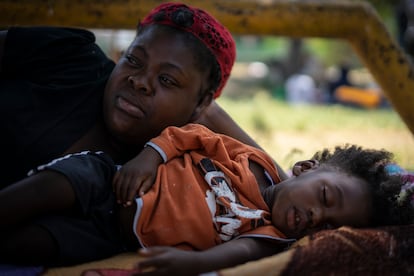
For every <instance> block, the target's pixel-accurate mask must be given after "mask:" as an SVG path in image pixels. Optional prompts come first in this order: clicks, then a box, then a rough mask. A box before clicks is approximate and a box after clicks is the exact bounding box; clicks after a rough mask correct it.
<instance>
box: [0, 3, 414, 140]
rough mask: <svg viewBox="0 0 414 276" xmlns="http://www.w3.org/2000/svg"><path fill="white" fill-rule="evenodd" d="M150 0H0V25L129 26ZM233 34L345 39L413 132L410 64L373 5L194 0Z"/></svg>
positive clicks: (413, 93)
mask: <svg viewBox="0 0 414 276" xmlns="http://www.w3.org/2000/svg"><path fill="white" fill-rule="evenodd" d="M161 2H164V1H155V0H142V1H140V0H100V1H99V0H89V1H83V0H55V1H53V0H49V1H44V0H20V1H16V0H2V1H0V11H1V16H0V27H4V28H7V27H9V26H12V25H60V26H79V27H85V28H110V29H131V28H134V27H135V26H136V24H137V22H138V20H139V19H140V18H142V17H143V16H144V15H145V14H146V13H147V12H148V11H149V10H150V9H152V8H153V7H154V6H156V5H157V4H159V3H161ZM182 2H187V3H189V4H191V5H193V6H198V7H201V8H203V9H206V10H208V11H209V12H210V13H211V14H213V15H214V16H216V17H217V18H218V19H219V20H220V21H221V22H222V23H223V24H224V25H226V26H227V27H228V28H229V29H230V31H231V32H232V33H234V34H240V35H243V34H254V35H276V36H289V37H322V38H339V39H344V40H346V41H348V42H349V43H350V44H351V45H352V47H353V48H354V50H355V52H356V53H357V54H358V56H359V57H360V59H361V61H362V62H363V63H364V64H365V66H366V67H367V68H368V69H369V70H370V72H371V74H372V75H373V77H374V78H375V79H376V81H377V82H378V84H379V85H380V86H381V88H382V89H383V91H384V94H385V96H386V97H387V99H388V100H389V101H390V103H391V104H392V105H393V107H394V108H395V110H396V111H397V112H398V113H399V114H400V116H401V118H402V120H403V121H404V122H405V123H406V125H407V127H408V128H409V129H410V131H411V133H413V134H414V111H413V109H411V108H413V107H414V70H413V68H414V67H413V65H412V64H411V61H410V59H409V58H408V57H407V56H406V55H405V54H404V52H403V51H402V49H401V48H400V47H399V46H398V44H397V43H396V42H395V41H394V39H393V38H392V37H391V35H390V34H389V32H388V31H387V29H386V27H385V26H384V24H383V23H382V21H381V19H380V17H379V16H378V14H377V12H376V11H375V9H374V8H373V7H372V5H371V4H369V3H368V2H365V1H327V0H307V1H292V0H279V1H277V0H274V1H248V0H241V1H237V0H227V1H226V0H215V1H204V0H193V1H185V0H183V1H182Z"/></svg>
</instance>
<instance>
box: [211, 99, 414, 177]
mask: <svg viewBox="0 0 414 276" xmlns="http://www.w3.org/2000/svg"><path fill="white" fill-rule="evenodd" d="M218 102H219V103H220V105H221V106H222V107H223V108H224V109H225V110H226V111H227V112H228V113H229V114H230V115H231V116H232V117H233V118H234V119H235V120H236V121H237V122H238V123H239V124H240V125H241V126H242V128H243V129H245V130H246V131H247V132H248V133H249V134H250V135H251V136H252V137H253V138H254V139H255V140H256V141H257V142H258V143H259V144H260V145H261V146H262V147H263V148H264V149H265V150H266V151H267V152H269V153H270V154H271V155H272V157H273V158H274V159H275V160H276V161H277V162H278V163H279V164H280V165H281V166H282V167H283V168H284V169H285V170H287V169H289V168H291V166H292V165H293V163H294V162H295V161H297V160H302V159H307V158H310V157H311V156H312V155H313V153H314V152H316V151H318V150H321V149H323V148H332V147H334V146H336V145H344V144H357V145H360V146H363V147H365V148H375V149H386V150H388V151H391V152H392V153H394V156H395V160H396V161H397V162H398V163H399V164H401V165H402V166H403V167H404V168H406V169H409V170H414V136H413V135H412V134H411V132H410V131H409V130H408V128H407V127H406V126H405V124H404V123H403V122H402V121H401V119H400V117H399V116H398V114H397V113H395V112H394V111H392V110H391V109H375V110H363V109H355V108H349V107H344V106H340V105H307V106H303V105H302V106H290V105H289V104H287V103H286V102H282V101H278V100H275V99H273V98H271V97H270V96H269V95H268V94H267V93H264V92H263V93H260V92H258V93H256V94H255V96H254V97H252V98H249V99H238V100H233V99H230V98H226V97H222V98H220V99H219V100H218Z"/></svg>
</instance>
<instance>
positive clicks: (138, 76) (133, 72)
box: [103, 26, 209, 146]
mask: <svg viewBox="0 0 414 276" xmlns="http://www.w3.org/2000/svg"><path fill="white" fill-rule="evenodd" d="M195 64H196V63H195V60H194V55H193V54H192V53H191V51H190V49H189V48H188V47H187V46H186V43H185V41H183V40H182V39H181V38H180V36H178V35H177V34H175V33H172V32H167V31H166V30H165V29H160V28H157V27H154V26H151V27H148V28H146V29H145V30H144V31H143V32H142V33H141V34H139V35H138V36H137V37H136V38H135V40H134V41H133V42H132V43H131V45H130V47H129V48H128V50H127V51H126V53H125V54H124V55H123V57H122V58H121V59H120V60H119V62H118V64H117V65H116V66H115V68H114V70H113V72H112V74H111V76H110V78H109V80H108V83H107V85H106V88H105V95H104V104H103V114H104V120H105V123H106V126H107V128H108V129H109V131H110V132H111V134H112V135H113V136H114V137H115V138H116V139H117V140H119V141H120V142H122V143H126V144H131V145H139V146H141V145H143V143H145V142H147V141H148V140H149V139H150V138H152V137H154V136H157V135H158V134H159V133H160V131H161V130H162V129H164V128H165V127H167V126H170V125H175V126H181V125H183V124H185V123H187V122H189V121H190V120H191V119H192V116H194V115H195V112H198V111H200V108H204V106H203V105H201V106H199V103H200V91H204V90H205V89H206V87H207V77H208V73H207V72H200V69H197V68H196V66H195ZM206 71H208V70H206ZM208 103H209V102H208Z"/></svg>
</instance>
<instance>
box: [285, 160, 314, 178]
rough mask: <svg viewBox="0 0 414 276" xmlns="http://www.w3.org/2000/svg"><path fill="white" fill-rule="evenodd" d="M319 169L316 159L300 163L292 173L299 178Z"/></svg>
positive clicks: (297, 163)
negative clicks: (303, 174)
mask: <svg viewBox="0 0 414 276" xmlns="http://www.w3.org/2000/svg"><path fill="white" fill-rule="evenodd" d="M317 167H319V162H318V161H317V160H315V159H309V160H304V161H298V162H296V163H295V165H294V166H293V169H292V173H293V175H294V176H299V175H300V174H301V173H304V172H307V171H310V170H313V169H316V168H317Z"/></svg>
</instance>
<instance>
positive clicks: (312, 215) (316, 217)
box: [308, 207, 323, 227]
mask: <svg viewBox="0 0 414 276" xmlns="http://www.w3.org/2000/svg"><path fill="white" fill-rule="evenodd" d="M308 219H309V226H310V227H317V226H318V225H320V224H321V223H322V221H323V211H322V209H321V208H319V207H313V208H311V209H310V210H309V212H308Z"/></svg>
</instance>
